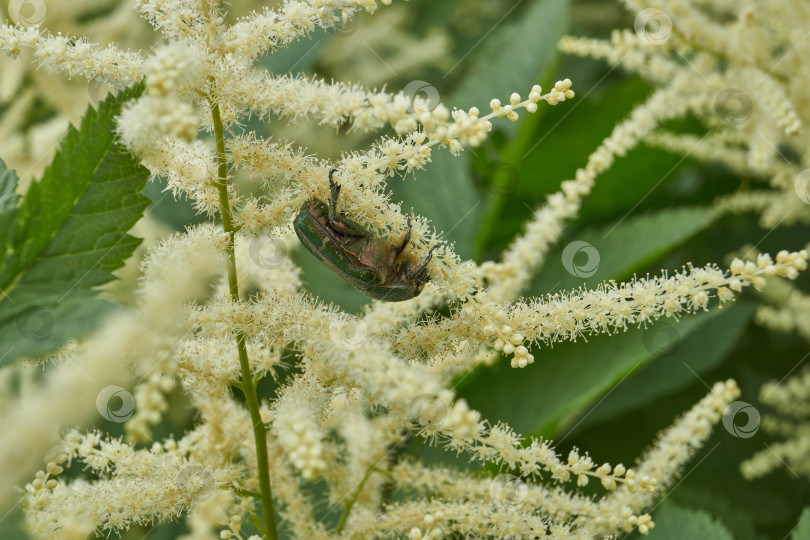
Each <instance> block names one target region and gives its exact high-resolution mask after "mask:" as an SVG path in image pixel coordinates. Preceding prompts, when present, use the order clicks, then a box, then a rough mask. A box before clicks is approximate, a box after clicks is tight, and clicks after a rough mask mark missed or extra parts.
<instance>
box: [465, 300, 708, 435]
mask: <svg viewBox="0 0 810 540" xmlns="http://www.w3.org/2000/svg"><path fill="white" fill-rule="evenodd" d="M719 313H720V311H719V310H713V311H710V312H708V313H701V314H698V315H695V316H691V317H686V318H684V319H683V320H681V322H679V323H677V325H672V324H671V323H669V324H667V322H666V321H658V322H657V323H656V324H655V325H653V326H650V327H649V328H648V329H643V328H632V329H630V330H628V331H627V332H623V333H620V334H615V335H612V336H609V335H604V334H602V335H598V336H594V337H590V338H588V340H587V342H586V341H585V340H584V339H580V340H577V342H576V343H572V342H564V343H558V344H555V345H554V348H553V349H552V348H548V347H546V348H542V349H540V350H536V351H533V354H534V356H535V361H534V364H532V365H531V366H528V367H526V368H523V369H515V368H511V367H509V362H508V361H507V360H506V359H501V360H500V361H498V362H497V363H496V364H495V365H494V366H492V367H490V368H484V369H482V370H480V371H478V372H476V373H475V374H474V375H471V376H470V377H468V378H467V379H465V380H464V381H462V383H461V384H459V395H461V396H462V397H465V398H466V399H467V401H468V402H469V403H470V406H471V407H473V408H474V409H476V410H479V411H480V412H481V414H482V415H483V416H484V417H485V418H488V419H490V420H491V421H496V420H501V421H505V422H508V423H509V425H511V426H512V427H514V428H515V429H516V430H517V431H518V432H520V433H525V434H533V435H538V436H544V437H552V436H554V435H555V434H557V433H559V432H560V431H561V430H562V428H563V427H564V426H565V425H567V424H571V423H572V422H573V421H574V419H575V418H576V417H578V416H579V415H580V414H582V413H583V412H584V409H585V407H587V406H588V404H590V403H592V402H594V401H596V400H597V399H598V398H599V396H602V395H605V393H606V392H610V391H611V389H612V388H615V387H617V386H619V385H621V384H623V381H624V379H625V378H627V377H629V376H630V375H631V373H633V372H635V371H636V370H638V369H639V368H641V367H642V366H643V365H644V364H646V363H648V362H650V361H651V360H652V359H653V358H655V357H656V356H658V354H660V352H661V351H659V350H657V349H655V348H653V347H651V346H650V345H649V344H650V342H651V340H650V336H651V335H652V336H655V335H656V331H658V332H661V330H660V329H661V328H662V327H665V326H666V327H667V328H671V330H669V331H670V332H673V335H674V336H675V339H676V341H678V342H681V343H683V341H685V340H687V339H689V337H690V335H691V334H692V333H693V332H694V331H695V330H696V329H697V328H699V327H700V326H701V325H702V324H704V323H706V322H707V321H708V320H710V319H712V318H713V317H717V316H718V315H719ZM656 328H658V329H659V330H656ZM666 332H667V331H664V333H665V337H668V336H667V334H666ZM652 341H653V342H657V341H658V340H657V339H654V340H652ZM664 354H666V352H665V351H664ZM668 360H669V358H665V359H663V361H668ZM681 367H682V366H681ZM683 369H686V368H683ZM517 396H520V398H519V399H518V398H517ZM585 414H586V415H587V414H588V413H585Z"/></svg>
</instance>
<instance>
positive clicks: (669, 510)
mask: <svg viewBox="0 0 810 540" xmlns="http://www.w3.org/2000/svg"><path fill="white" fill-rule="evenodd" d="M653 520H654V521H655V528H653V529H652V530H651V531H650V534H649V535H648V536H647V538H649V539H650V540H683V539H685V538H695V539H697V538H699V539H700V540H733V537H732V536H731V534H730V533H729V532H728V529H726V528H725V527H724V526H723V525H722V524H721V523H720V522H719V521H717V520H716V519H714V518H712V517H711V516H710V515H709V514H707V513H706V512H703V511H700V510H689V509H686V508H681V507H679V506H676V505H674V504H672V503H667V502H665V503H663V504H662V505H661V507H660V508H659V509H658V510H657V511H656V512H655V513H654V514H653Z"/></svg>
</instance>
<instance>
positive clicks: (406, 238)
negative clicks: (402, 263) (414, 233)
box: [394, 216, 411, 258]
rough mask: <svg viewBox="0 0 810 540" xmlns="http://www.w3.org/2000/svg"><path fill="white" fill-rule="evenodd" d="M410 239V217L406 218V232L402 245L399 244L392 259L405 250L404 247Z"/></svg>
mask: <svg viewBox="0 0 810 540" xmlns="http://www.w3.org/2000/svg"><path fill="white" fill-rule="evenodd" d="M410 239H411V216H408V231H407V232H406V233H405V237H404V238H403V239H402V243H401V244H399V247H398V248H397V249H396V251H394V258H396V257H398V256H399V254H400V253H402V251H403V250H404V249H405V246H407V245H408V242H409V241H410Z"/></svg>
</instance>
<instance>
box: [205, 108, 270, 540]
mask: <svg viewBox="0 0 810 540" xmlns="http://www.w3.org/2000/svg"><path fill="white" fill-rule="evenodd" d="M208 102H209V103H210V105H211V116H212V117H213V120H214V135H215V137H216V143H217V164H218V165H219V170H218V177H219V178H218V181H217V189H218V190H219V206H220V211H221V214H222V228H223V230H224V231H225V233H226V234H227V235H228V246H227V249H226V257H227V261H228V286H229V288H230V292H231V300H232V301H233V302H239V284H238V282H237V279H236V255H235V254H234V248H233V245H234V235H235V234H236V231H235V229H234V226H233V220H232V219H231V202H230V199H229V198H228V161H227V158H226V156H225V129H224V127H223V125H222V117H221V116H220V114H219V104H218V103H217V102H216V101H214V100H213V99H211V98H209V100H208ZM236 348H237V350H238V351H239V365H240V367H241V368H242V385H241V388H242V391H243V393H244V395H245V402H246V404H247V408H248V411H250V420H251V422H252V423H253V438H254V439H255V440H256V460H257V462H258V470H259V471H258V472H259V490H260V491H261V504H262V514H263V516H264V524H265V527H266V529H267V537H268V538H269V540H278V530H277V527H276V514H275V510H274V509H273V491H272V489H271V488H270V465H269V462H268V458H267V431H266V430H265V427H264V422H262V417H261V414H260V413H259V400H258V398H257V397H256V386H255V385H254V384H253V379H252V378H251V374H250V362H248V355H247V348H246V347H245V334H244V332H242V331H241V330H237V331H236Z"/></svg>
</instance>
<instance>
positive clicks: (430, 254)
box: [406, 244, 439, 279]
mask: <svg viewBox="0 0 810 540" xmlns="http://www.w3.org/2000/svg"><path fill="white" fill-rule="evenodd" d="M437 247H439V244H436V245H435V246H433V247H432V248H430V250H429V251H428V254H427V257H425V260H424V261H422V264H420V265H419V266H417V267H416V268H414V270H413V271H412V272H409V273H408V275H407V276H406V277H407V278H408V279H413V278H415V277H416V276H418V275H419V274H420V273H421V272H422V270H424V269H425V267H426V266H427V265H428V263H429V262H430V259H431V258H432V257H433V250H434V249H436V248H437Z"/></svg>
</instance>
